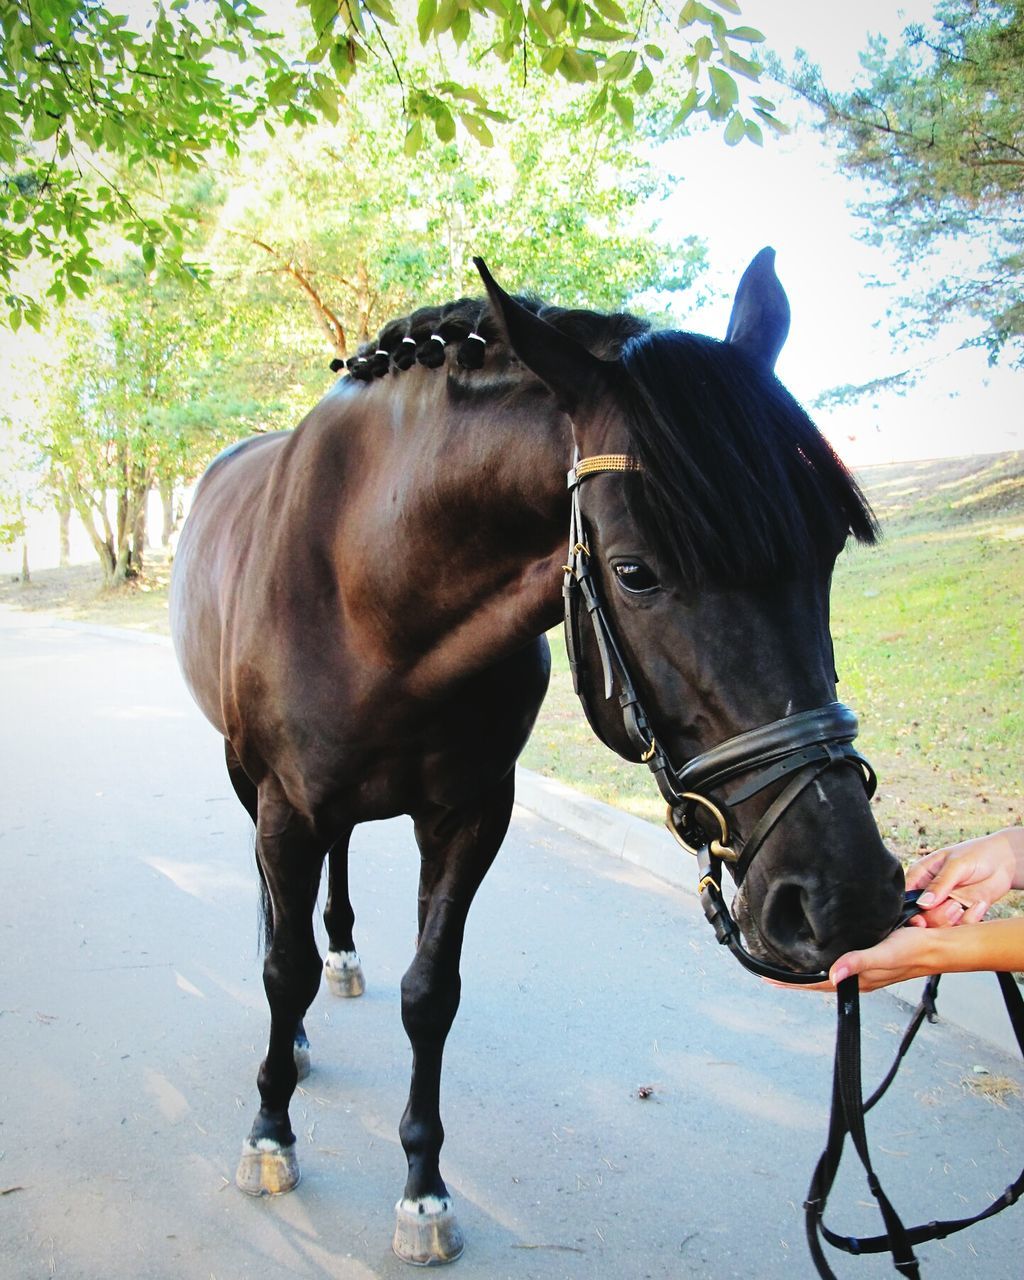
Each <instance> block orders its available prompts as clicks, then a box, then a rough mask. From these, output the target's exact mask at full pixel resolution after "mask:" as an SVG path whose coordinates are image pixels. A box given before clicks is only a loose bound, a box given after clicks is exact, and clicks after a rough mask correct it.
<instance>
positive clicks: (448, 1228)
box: [391, 1196, 465, 1267]
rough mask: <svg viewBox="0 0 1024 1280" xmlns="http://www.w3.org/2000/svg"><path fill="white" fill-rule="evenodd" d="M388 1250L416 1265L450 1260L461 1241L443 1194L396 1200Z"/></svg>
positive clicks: (447, 1200)
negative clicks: (393, 1223)
mask: <svg viewBox="0 0 1024 1280" xmlns="http://www.w3.org/2000/svg"><path fill="white" fill-rule="evenodd" d="M391 1247H392V1249H394V1251H395V1253H396V1254H397V1255H398V1257H399V1258H401V1259H402V1261H403V1262H411V1263H412V1264H413V1265H414V1266H417V1267H429V1266H436V1265H438V1264H440V1263H444V1262H454V1261H455V1259H456V1258H458V1257H459V1256H460V1255H461V1253H462V1250H463V1248H464V1247H465V1241H464V1240H463V1238H462V1230H461V1228H460V1227H459V1224H458V1222H456V1220H455V1214H454V1213H453V1212H452V1202H451V1200H450V1199H448V1198H447V1197H445V1198H444V1199H440V1198H439V1197H437V1196H424V1197H423V1199H422V1200H399V1202H398V1204H396V1205H395V1238H394V1240H393V1241H392V1243H391Z"/></svg>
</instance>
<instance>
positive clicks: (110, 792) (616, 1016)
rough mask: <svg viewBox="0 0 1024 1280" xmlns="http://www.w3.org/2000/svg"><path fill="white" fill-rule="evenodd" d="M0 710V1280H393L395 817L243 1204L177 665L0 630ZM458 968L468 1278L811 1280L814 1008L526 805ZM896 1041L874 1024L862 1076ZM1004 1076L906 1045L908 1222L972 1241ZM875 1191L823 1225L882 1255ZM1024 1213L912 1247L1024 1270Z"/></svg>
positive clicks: (1021, 1125) (1004, 1127)
mask: <svg viewBox="0 0 1024 1280" xmlns="http://www.w3.org/2000/svg"><path fill="white" fill-rule="evenodd" d="M0 708H2V712H0V744H2V745H0V758H2V761H3V768H2V771H0V778H2V795H0V1276H3V1277H4V1278H5V1280H7V1278H8V1277H10V1278H11V1280H22V1278H23V1277H25V1278H29V1277H33V1278H34V1277H49V1276H56V1277H66V1278H68V1280H71V1278H74V1280H78V1278H82V1280H122V1278H124V1280H129V1278H131V1280H134V1278H135V1277H155V1278H157V1280H163V1278H164V1277H167V1280H171V1278H172V1277H173V1278H174V1280H193V1278H194V1280H210V1277H215V1278H216V1280H243V1278H249V1277H252V1278H253V1280H255V1278H256V1277H260V1278H264V1277H292V1276H295V1277H316V1278H320V1277H339V1278H343V1280H370V1278H371V1277H379V1278H381V1280H392V1278H396V1277H399V1276H402V1277H406V1280H407V1278H408V1276H409V1274H410V1272H409V1270H408V1269H407V1268H406V1267H405V1266H403V1264H401V1263H399V1262H398V1261H397V1260H396V1259H395V1258H394V1257H393V1256H392V1254H391V1253H390V1247H389V1245H390V1237H391V1231H392V1211H393V1205H394V1202H395V1201H396V1199H397V1198H398V1196H399V1194H400V1192H401V1188H402V1183H403V1175H404V1157H403V1155H402V1151H401V1147H400V1146H399V1143H398V1137H397V1125H398V1119H399V1117H400V1115H401V1112H402V1108H403V1106H404V1100H405V1090H406V1087H407V1082H408V1063H409V1051H408V1047H407V1044H406V1041H405V1038H404V1034H403V1031H402V1027H401V1020H400V1016H399V1004H398V982H399V978H400V975H401V973H402V970H403V968H404V967H405V965H406V964H407V963H408V960H409V958H410V955H411V949H412V946H413V939H414V933H415V884H416V862H417V859H416V854H415V848H414V845H413V841H412V835H411V829H410V827H409V825H408V824H407V823H405V822H404V821H396V822H388V823H381V824H375V825H373V826H369V827H364V828H361V829H359V831H358V832H357V834H356V837H355V839H354V842H353V857H352V889H353V899H354V903H355V907H356V914H357V945H358V946H359V949H360V951H361V953H362V956H363V962H364V967H365V969H366V975H367V984H368V986H367V993H366V995H365V997H363V998H362V999H360V1000H355V1001H338V1000H333V999H332V998H331V997H330V995H329V994H328V993H327V992H326V990H323V991H321V993H320V995H319V996H318V997H317V1000H316V1002H315V1003H314V1005H313V1008H312V1009H311V1011H310V1016H309V1018H308V1020H307V1027H308V1029H309V1033H310V1038H311V1040H312V1042H313V1061H314V1070H313V1074H312V1075H311V1076H310V1077H309V1079H308V1080H307V1081H306V1083H305V1086H304V1087H303V1088H302V1091H301V1093H300V1094H298V1095H297V1096H296V1099H295V1102H294V1104H293V1110H292V1118H293V1124H294V1127H295V1129H296V1133H297V1134H298V1138H299V1157H300V1163H301V1166H302V1170H303V1181H302V1183H301V1185H300V1186H299V1187H298V1189H297V1190H296V1191H295V1192H293V1193H292V1194H291V1195H288V1196H285V1197H282V1198H280V1199H276V1200H272V1201H271V1200H251V1199H248V1198H247V1197H244V1196H242V1195H241V1194H240V1193H238V1192H237V1191H236V1190H235V1189H234V1187H233V1185H232V1183H231V1179H232V1176H233V1171H234V1166H235V1162H236V1159H237V1154H238V1151H239V1148H240V1145H241V1142H242V1139H243V1137H244V1136H245V1134H246V1132H247V1130H248V1127H249V1124H250V1122H251V1119H252V1115H253V1112H254V1108H255V1105H256V1089H255V1075H256V1069H257V1066H258V1063H259V1059H260V1057H261V1054H262V1048H263V1044H264V1039H265V1035H266V1029H267V1014H266V1010H265V1004H264V998H263V992H262V984H261V981H260V961H259V955H258V949H257V920H256V892H255V873H254V869H253V863H252V839H251V834H250V830H249V827H248V820H247V819H246V818H245V815H244V814H243V812H242V810H241V809H240V808H239V806H238V805H237V803H236V802H235V800H234V797H233V795H232V793H231V792H230V788H229V785H228V783H227V779H226V776H225V774H224V770H223V765H222V761H221V755H220V746H219V743H218V740H217V738H216V735H215V734H214V733H213V731H212V730H210V729H209V728H208V726H207V725H206V724H205V722H204V721H203V720H202V718H201V717H200V715H199V713H198V712H197V711H196V710H195V709H194V707H193V706H192V704H191V702H190V700H189V698H188V696H187V694H186V693H185V692H184V690H183V688H182V685H181V683H180V681H179V679H178V676H177V673H176V669H175V667H174V663H173V658H172V655H171V653H170V651H169V649H168V648H167V647H166V646H165V645H162V644H159V643H147V642H146V640H145V638H143V637H133V636H131V635H126V634H123V633H122V634H115V633H110V632H105V633H104V632H102V631H101V630H99V629H94V628H93V629H90V628H85V627H77V626H74V625H71V624H55V623H52V622H50V621H48V620H46V619H39V618H33V617H32V616H31V615H18V614H13V613H3V614H0ZM463 978H464V989H463V1004H462V1009H461V1012H460V1014H459V1018H458V1020H457V1022H456V1026H455V1029H454V1031H453V1033H452V1037H451V1040H450V1041H449V1047H448V1052H447V1056H446V1072H445V1083H444V1095H443V1096H444V1105H443V1115H444V1120H445V1126H446V1129H447V1133H448V1140H447V1143H446V1146H445V1150H444V1153H443V1157H442V1168H443V1170H444V1172H445V1176H446V1178H447V1180H448V1183H449V1187H450V1188H451V1190H452V1192H453V1194H454V1195H455V1197H456V1205H457V1208H458V1211H459V1215H460V1220H461V1222H462V1225H463V1228H464V1230H465V1233H466V1237H467V1248H466V1253H465V1255H464V1257H463V1258H462V1259H461V1260H460V1261H459V1262H458V1263H456V1264H455V1270H454V1271H453V1273H452V1274H453V1275H457V1276H458V1277H460V1278H461V1280H503V1278H504V1277H509V1278H510V1280H563V1278H565V1280H591V1278H595V1277H596V1278H598V1280H606V1278H607V1280H617V1278H618V1277H629V1278H631V1280H632V1278H633V1277H638V1278H640V1277H657V1278H661V1277H666V1278H667V1277H673V1278H675V1277H684V1276H700V1277H708V1278H711V1280H726V1278H728V1277H745V1278H747V1277H757V1278H758V1280H774V1278H775V1277H808V1276H811V1275H812V1268H811V1265H810V1262H809V1259H808V1256H807V1253H806V1248H805V1244H804V1241H803V1227H802V1214H801V1212H800V1202H801V1200H802V1198H803V1194H804V1191H805V1188H806V1184H807V1180H808V1177H809V1174H810V1170H811V1167H812V1165H813V1163H814V1160H815V1158H816V1156H817V1153H818V1151H819V1149H820V1146H821V1142H822V1139H823V1135H824V1132H825V1124H826V1104H827V1098H828V1093H829V1076H830V1061H831V1052H832V1038H833V1018H834V1009H833V1006H832V1002H831V1001H830V1000H829V999H827V998H825V997H818V996H813V995H808V994H797V993H789V992H780V991H776V990H773V989H770V988H768V987H766V986H765V985H763V984H761V983H760V982H758V981H757V980H756V979H753V978H751V977H749V976H748V975H746V974H744V973H743V972H742V971H741V970H739V969H738V968H737V967H736V966H735V964H734V963H733V962H732V961H731V960H730V959H729V957H728V956H727V955H726V954H724V953H723V952H722V951H721V949H720V948H718V947H717V946H716V945H715V944H714V942H713V941H712V940H711V939H710V936H709V932H708V931H707V928H706V926H705V925H704V923H703V919H702V918H701V917H700V914H699V911H698V910H697V908H696V906H695V903H694V900H693V897H692V895H691V894H690V893H688V892H686V891H683V890H680V889H676V888H673V887H671V886H668V885H666V884H665V883H663V882H662V881H659V880H657V879H655V878H654V877H653V876H650V875H648V874H646V873H645V872H642V871H639V870H636V869H632V868H630V867H628V866H626V865H625V864H623V863H622V862H621V861H616V860H613V859H611V858H609V857H608V856H607V855H606V854H604V853H602V852H601V851H600V850H598V849H597V848H595V847H594V846H593V845H590V844H587V843H586V842H584V841H581V840H578V839H576V838H574V837H571V836H567V835H566V834H565V833H563V832H560V831H559V830H558V829H557V828H556V827H554V826H552V825H550V824H548V823H546V822H543V821H541V820H539V819H537V818H535V817H534V816H532V815H531V814H529V813H527V812H525V811H522V810H517V812H516V817H515V821H514V824H513V829H512V831H511V833H510V836H509V838H508V840H507V842H506V845H505V848H504V850H503V852H502V854H501V855H500V857H499V859H498V863H497V865H496V866H495V868H494V870H493V871H492V873H491V875H490V876H489V878H488V880H487V882H486V883H485V885H484V887H483V889H482V890H481V893H480V895H479V898H478V901H477V903H476V904H475V907H474V910H473V913H472V915H471V917H470V924H469V929H468V933H467V939H466V949H465V956H464V962H463ZM903 1018H904V1011H903V1010H902V1009H901V1008H900V1007H899V1006H898V1005H897V1003H896V1002H895V1001H894V1000H893V999H892V998H891V997H889V996H888V995H887V994H881V995H878V996H874V997H870V998H869V999H867V1000H866V1002H865V1011H864V1022H865V1046H864V1059H865V1078H866V1079H867V1080H869V1081H873V1080H875V1079H876V1078H878V1077H879V1076H880V1075H881V1073H882V1071H883V1070H884V1068H885V1065H887V1063H888V1060H889V1057H890V1056H891V1054H892V1050H893V1048H894V1046H895V1043H896V1041H897V1039H898V1034H899V1029H900V1026H901V1023H902V1021H903ZM976 1068H985V1069H986V1070H987V1072H988V1075H983V1074H980V1072H979V1071H977V1070H976ZM1001 1077H1008V1078H1010V1079H1011V1080H1012V1081H1015V1082H1017V1084H1018V1086H1019V1085H1021V1084H1022V1083H1024V1073H1022V1071H1021V1068H1020V1065H1019V1064H1018V1063H1015V1062H1014V1061H1013V1060H1011V1059H1009V1058H1003V1057H1002V1056H1001V1055H1000V1054H999V1052H998V1051H997V1050H995V1049H993V1048H991V1047H990V1046H988V1045H985V1044H984V1042H980V1041H978V1042H972V1041H971V1040H969V1039H968V1038H967V1037H966V1036H964V1035H963V1034H961V1033H960V1032H958V1031H957V1030H956V1029H954V1028H952V1027H950V1026H948V1025H938V1026H935V1027H927V1028H925V1030H924V1031H923V1032H922V1035H921V1037H920V1047H918V1048H916V1049H915V1050H914V1053H913V1056H912V1058H911V1059H910V1061H909V1062H908V1063H907V1065H906V1066H905V1068H904V1072H903V1074H902V1075H901V1078H900V1082H899V1084H898V1085H897V1086H896V1088H895V1089H894V1091H893V1098H892V1101H891V1102H890V1101H889V1100H886V1102H885V1103H884V1104H883V1105H882V1106H881V1107H879V1108H878V1111H877V1112H876V1113H874V1116H873V1118H872V1122H871V1133H872V1137H873V1142H874V1148H875V1152H876V1157H877V1164H878V1167H879V1171H880V1173H881V1176H882V1179H883V1182H884V1183H885V1185H886V1187H887V1189H888V1190H889V1192H890V1194H891V1195H892V1197H893V1199H894V1200H895V1201H896V1203H897V1205H898V1206H899V1207H900V1208H901V1209H903V1210H904V1211H905V1213H906V1215H907V1216H908V1217H909V1218H912V1219H913V1220H914V1221H919V1220H928V1219H931V1218H933V1217H948V1216H958V1215H960V1214H962V1213H964V1212H966V1211H967V1210H968V1208H973V1207H980V1204H981V1202H982V1200H983V1198H984V1197H985V1196H986V1195H995V1194H997V1193H998V1192H999V1191H1000V1190H1001V1189H1002V1188H1003V1187H1004V1186H1005V1185H1006V1184H1007V1183H1008V1182H1009V1181H1011V1180H1012V1178H1013V1177H1014V1176H1015V1175H1016V1173H1017V1170H1018V1169H1019V1167H1020V1164H1021V1162H1022V1159H1024V1103H1022V1101H1021V1100H1020V1098H1019V1097H1016V1098H1015V1097H1012V1096H1011V1097H1010V1098H1009V1099H1008V1105H1007V1106H999V1105H996V1104H995V1103H993V1102H992V1101H990V1100H988V1099H986V1098H985V1097H982V1096H980V1095H979V1093H978V1086H982V1087H986V1088H988V1089H990V1090H993V1091H994V1092H997V1093H999V1092H1004V1091H1005V1086H1004V1087H1003V1088H999V1087H998V1086H999V1082H1000V1078H1001ZM641 1086H644V1087H649V1088H650V1090H651V1092H650V1096H649V1097H647V1098H645V1099H644V1098H641V1097H639V1096H638V1090H639V1088H640V1087H641ZM994 1086H995V1087H994ZM993 1087H994V1088H993ZM869 1201H870V1196H869V1195H868V1194H867V1192H866V1188H865V1186H864V1182H863V1177H862V1175H861V1174H860V1173H859V1172H857V1170H855V1169H854V1168H853V1166H852V1165H851V1166H850V1168H849V1171H848V1173H847V1174H846V1175H845V1176H844V1178H843V1179H842V1180H841V1182H840V1184H839V1186H838V1187H837V1190H836V1192H835V1198H834V1204H835V1210H834V1212H833V1214H832V1219H833V1224H834V1225H836V1226H838V1227H841V1229H843V1230H844V1231H850V1232H859V1233H865V1232H873V1231H874V1230H876V1229H877V1217H876V1214H875V1211H874V1210H873V1208H872V1207H871V1205H870V1203H869ZM1022 1213H1024V1210H1022V1209H1020V1208H1019V1207H1018V1208H1016V1209H1011V1210H1010V1211H1008V1212H1007V1213H1006V1214H1005V1215H1003V1216H1002V1217H1001V1218H999V1219H996V1220H994V1221H993V1222H991V1223H988V1224H985V1225H983V1226H981V1227H978V1228H975V1229H974V1230H973V1231H972V1232H971V1233H969V1235H968V1236H966V1237H965V1236H959V1237H956V1238H954V1239H952V1240H950V1241H948V1242H945V1243H944V1244H932V1245H928V1246H925V1247H923V1248H922V1250H921V1256H922V1259H923V1261H924V1268H923V1269H924V1273H925V1275H926V1276H928V1277H954V1276H955V1277H962V1276H963V1275H965V1274H968V1273H969V1274H970V1275H972V1276H978V1277H984V1278H985V1280H1010V1278H1011V1277H1019V1276H1020V1274H1021V1270H1022V1267H1021V1262H1020V1245H1019V1240H1020V1235H1021V1226H1022V1223H1024V1218H1022V1216H1021V1215H1022ZM836 1265H837V1269H838V1271H839V1272H840V1274H841V1275H843V1276H844V1277H845V1276H858V1277H859V1276H864V1277H875V1276H882V1275H890V1274H892V1272H891V1270H890V1269H889V1268H888V1267H886V1266H885V1264H884V1263H882V1262H881V1260H878V1259H864V1260H849V1259H845V1258H843V1259H841V1260H840V1261H839V1262H838V1263H837V1264H836Z"/></svg>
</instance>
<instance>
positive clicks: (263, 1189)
mask: <svg viewBox="0 0 1024 1280" xmlns="http://www.w3.org/2000/svg"><path fill="white" fill-rule="evenodd" d="M298 1183H299V1162H298V1159H297V1158H296V1155H295V1143H294V1142H293V1143H292V1144H291V1146H289V1147H282V1146H281V1145H280V1144H279V1143H276V1142H271V1141H270V1139H268V1138H264V1139H262V1140H261V1141H259V1142H250V1141H249V1140H248V1139H246V1141H245V1142H243V1143H242V1158H241V1159H240V1160H239V1162H238V1169H237V1171H236V1173H235V1186H237V1187H238V1189H239V1191H244V1192H245V1194H246V1195H247V1196H282V1195H284V1193H285V1192H286V1191H291V1190H292V1188H293V1187H296V1186H298Z"/></svg>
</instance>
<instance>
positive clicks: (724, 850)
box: [665, 791, 740, 862]
mask: <svg viewBox="0 0 1024 1280" xmlns="http://www.w3.org/2000/svg"><path fill="white" fill-rule="evenodd" d="M679 798H680V800H690V801H692V802H693V803H694V804H697V805H700V806H701V807H702V808H704V809H706V810H707V811H708V813H710V814H711V816H712V817H713V818H714V819H715V820H716V822H717V823H718V830H719V837H718V839H716V840H712V841H711V843H710V845H708V849H709V851H710V853H711V856H712V857H714V858H720V859H721V860H722V862H739V860H740V855H739V854H738V853H737V852H736V850H735V849H731V848H730V847H729V843H728V841H729V824H728V823H727V822H726V820H725V814H723V813H722V811H721V809H719V807H718V805H716V804H713V803H712V802H711V801H710V800H709V799H708V798H707V796H702V795H698V794H697V792H696V791H684V792H683V794H682V795H681V796H680V797H679ZM673 808H674V807H673V806H672V805H669V806H668V812H667V814H666V817H665V824H666V826H667V827H668V829H669V831H671V832H672V834H673V835H674V836H675V838H676V840H677V841H678V842H679V844H681V845H682V847H683V848H684V849H685V850H686V852H687V853H692V854H694V855H696V854H698V853H699V852H700V850H699V849H697V848H694V846H693V845H692V844H690V843H689V841H688V840H686V839H685V837H684V836H683V833H682V832H681V831H680V830H679V827H678V826H677V824H676V820H675V813H674V812H673Z"/></svg>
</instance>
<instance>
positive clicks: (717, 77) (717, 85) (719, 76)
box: [708, 67, 740, 108]
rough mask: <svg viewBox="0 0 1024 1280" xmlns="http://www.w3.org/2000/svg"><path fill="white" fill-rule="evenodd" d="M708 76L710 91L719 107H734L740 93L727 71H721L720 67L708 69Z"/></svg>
mask: <svg viewBox="0 0 1024 1280" xmlns="http://www.w3.org/2000/svg"><path fill="white" fill-rule="evenodd" d="M708 76H709V77H710V79H711V89H712V91H713V93H714V95H715V97H716V98H717V100H718V102H719V103H720V105H721V106H722V107H725V108H728V107H734V106H735V105H736V103H737V102H739V100H740V91H739V89H738V88H737V87H736V81H735V80H734V79H733V78H732V76H731V75H729V73H728V71H723V70H722V69H721V67H709V68H708Z"/></svg>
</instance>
